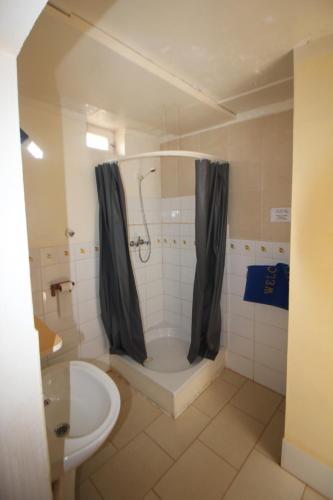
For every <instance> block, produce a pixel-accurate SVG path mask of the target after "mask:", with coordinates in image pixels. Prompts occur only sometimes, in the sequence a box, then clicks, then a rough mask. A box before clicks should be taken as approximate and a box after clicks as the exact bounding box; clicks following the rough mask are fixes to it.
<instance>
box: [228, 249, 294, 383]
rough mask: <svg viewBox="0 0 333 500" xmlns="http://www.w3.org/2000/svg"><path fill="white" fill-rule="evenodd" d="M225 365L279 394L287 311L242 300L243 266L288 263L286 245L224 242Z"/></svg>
mask: <svg viewBox="0 0 333 500" xmlns="http://www.w3.org/2000/svg"><path fill="white" fill-rule="evenodd" d="M227 251H228V259H227V268H226V272H227V279H226V281H225V283H226V285H227V290H226V293H227V300H226V299H225V297H223V296H222V303H223V310H227V311H228V314H227V315H224V320H225V323H227V330H228V342H227V344H228V354H227V366H229V367H230V368H232V369H233V370H235V371H237V372H239V373H241V374H243V375H246V376H247V377H250V378H252V379H254V380H256V381H257V382H259V383H261V384H263V385H266V386H268V387H270V388H271V389H273V390H276V391H279V392H281V393H284V392H285V380H286V352H287V326H288V312H287V311H285V310H284V309H279V308H277V307H272V306H267V305H264V304H253V303H250V302H245V301H244V300H243V296H244V291H245V284H246V273H247V266H249V265H253V264H263V265H270V264H271V265H274V264H277V263H278V262H285V263H288V261H289V244H288V243H280V242H267V241H245V240H229V241H227Z"/></svg>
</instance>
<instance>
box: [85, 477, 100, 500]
mask: <svg viewBox="0 0 333 500" xmlns="http://www.w3.org/2000/svg"><path fill="white" fill-rule="evenodd" d="M79 500H102V497H101V496H100V495H99V493H98V491H97V490H96V488H95V486H94V485H93V484H92V482H91V481H90V480H89V479H88V480H87V481H84V482H83V483H82V484H80V487H79Z"/></svg>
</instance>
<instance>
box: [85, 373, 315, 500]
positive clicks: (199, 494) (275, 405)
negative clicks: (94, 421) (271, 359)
mask: <svg viewBox="0 0 333 500" xmlns="http://www.w3.org/2000/svg"><path fill="white" fill-rule="evenodd" d="M110 375H111V377H112V378H113V380H114V381H115V382H116V384H117V385H118V388H119V391H120V394H121V399H122V406H121V412H120V416H119V419H118V422H117V424H116V426H115V428H114V429H113V431H112V433H111V435H110V437H109V439H108V441H107V442H106V443H105V444H104V446H103V447H102V448H101V449H100V450H99V451H98V452H97V453H96V454H95V455H94V456H93V457H92V458H91V459H90V460H88V461H87V462H85V463H84V464H83V466H82V467H80V469H79V470H78V473H77V483H78V499H79V500H221V499H222V498H223V499H226V500H320V499H322V498H324V497H322V496H320V495H319V494H318V493H316V492H315V491H313V490H311V489H310V488H309V487H306V486H305V485H304V484H303V483H302V482H301V481H299V480H298V479H296V478H295V477H294V476H292V475H290V474H288V473H287V472H286V471H284V470H283V469H281V467H279V465H278V463H279V460H280V455H281V442H282V434H283V425H284V401H283V398H282V397H281V396H280V395H279V394H277V393H274V392H272V391H270V390H269V389H266V388H264V387H262V386H260V385H258V384H256V383H254V382H252V381H250V380H247V379H246V378H245V377H242V376H241V375H238V374H237V373H234V372H232V371H230V370H227V369H225V370H224V371H223V372H222V374H221V375H220V376H219V377H218V378H217V379H216V380H215V381H214V382H213V383H212V384H211V385H210V386H209V387H208V388H207V389H206V390H205V391H204V392H203V393H202V394H201V395H200V396H199V398H198V399H197V400H196V401H194V402H193V404H192V405H191V406H189V407H188V409H187V410H186V411H185V412H184V413H183V414H182V415H181V416H180V417H179V418H178V419H177V420H174V419H173V418H171V417H169V416H168V415H166V414H164V413H162V412H161V411H160V410H159V408H158V407H157V406H156V405H155V404H154V403H152V402H151V401H149V400H148V399H146V398H145V397H144V396H143V395H142V394H140V393H139V392H136V391H135V390H134V389H133V388H132V387H131V386H130V385H129V384H128V383H127V382H126V381H125V380H124V379H122V378H121V377H120V376H119V375H118V374H116V373H115V372H112V373H110Z"/></svg>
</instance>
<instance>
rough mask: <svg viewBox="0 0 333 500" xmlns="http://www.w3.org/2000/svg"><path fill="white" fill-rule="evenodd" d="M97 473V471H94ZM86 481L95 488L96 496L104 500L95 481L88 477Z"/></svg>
mask: <svg viewBox="0 0 333 500" xmlns="http://www.w3.org/2000/svg"><path fill="white" fill-rule="evenodd" d="M96 472H97V471H96ZM88 481H90V482H91V484H92V485H93V487H94V488H95V490H96V491H97V493H98V495H99V496H100V497H101V499H102V500H106V499H105V497H104V495H102V493H101V492H100V490H99V489H98V487H97V485H96V483H95V481H94V480H93V479H92V477H89V478H88Z"/></svg>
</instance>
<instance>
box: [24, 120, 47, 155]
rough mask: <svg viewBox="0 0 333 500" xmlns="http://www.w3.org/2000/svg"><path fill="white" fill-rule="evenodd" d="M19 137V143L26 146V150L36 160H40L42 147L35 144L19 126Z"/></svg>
mask: <svg viewBox="0 0 333 500" xmlns="http://www.w3.org/2000/svg"><path fill="white" fill-rule="evenodd" d="M20 138H21V144H22V145H23V144H24V147H25V148H26V150H27V151H29V153H30V154H31V156H33V157H34V158H36V159H37V160H41V159H42V158H43V157H44V153H43V151H42V149H41V148H40V147H39V146H37V144H36V143H35V142H34V141H32V140H31V139H29V136H28V134H27V133H26V132H24V130H22V129H21V128H20Z"/></svg>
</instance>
